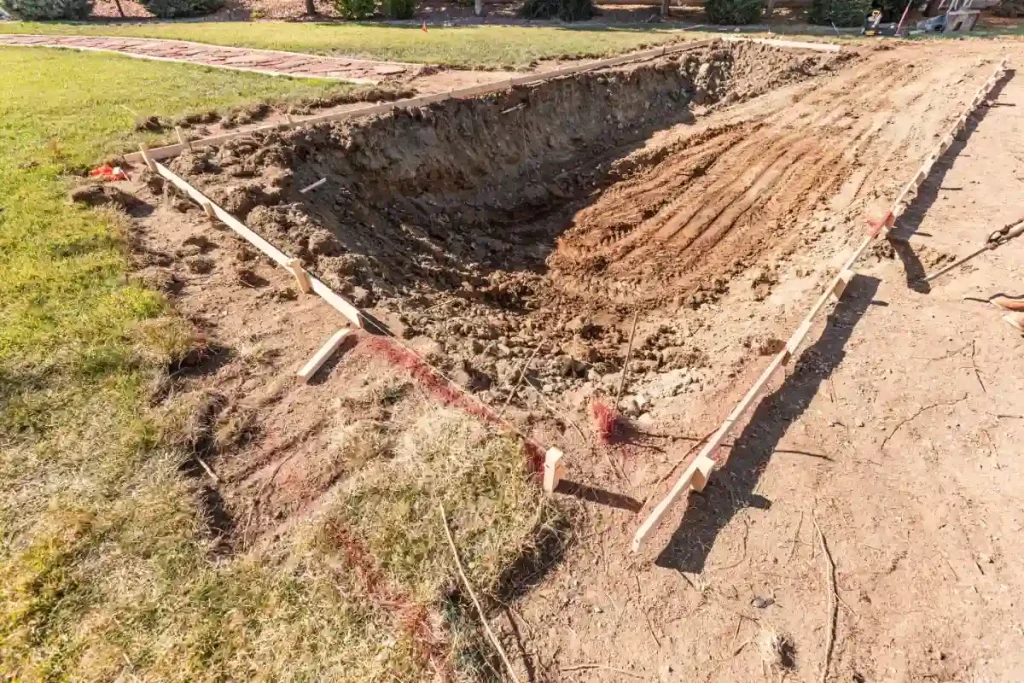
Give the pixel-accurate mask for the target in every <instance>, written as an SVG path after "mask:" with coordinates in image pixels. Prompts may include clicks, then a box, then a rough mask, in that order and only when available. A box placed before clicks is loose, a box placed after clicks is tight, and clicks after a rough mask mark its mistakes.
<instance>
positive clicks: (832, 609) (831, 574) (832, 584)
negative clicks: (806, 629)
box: [811, 515, 839, 683]
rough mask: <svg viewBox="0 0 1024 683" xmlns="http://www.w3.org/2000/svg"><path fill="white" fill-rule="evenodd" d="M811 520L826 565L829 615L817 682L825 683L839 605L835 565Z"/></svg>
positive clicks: (813, 519)
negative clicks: (822, 663)
mask: <svg viewBox="0 0 1024 683" xmlns="http://www.w3.org/2000/svg"><path fill="white" fill-rule="evenodd" d="M811 520H812V521H813V522H814V528H815V529H817V530H818V543H820V544H821V552H822V554H824V555H825V561H826V562H827V563H828V567H827V569H826V576H827V577H828V585H829V593H828V605H829V607H828V614H829V625H828V634H827V635H828V640H827V641H826V642H825V663H824V665H822V667H821V677H820V678H819V680H820V681H821V683H825V679H827V678H828V669H829V664H830V663H831V661H832V648H833V647H834V646H835V641H836V618H837V616H838V614H839V605H838V604H837V599H836V597H837V596H836V564H835V562H833V561H832V554H831V553H829V551H828V544H827V543H826V542H825V534H823V533H821V527H819V526H818V520H817V519H816V518H815V517H814V516H813V515H812V516H811Z"/></svg>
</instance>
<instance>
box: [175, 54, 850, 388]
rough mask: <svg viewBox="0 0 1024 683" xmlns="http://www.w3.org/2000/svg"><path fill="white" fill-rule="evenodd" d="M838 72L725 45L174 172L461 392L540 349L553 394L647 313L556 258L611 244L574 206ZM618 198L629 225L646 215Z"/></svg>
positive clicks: (828, 60)
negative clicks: (724, 124)
mask: <svg viewBox="0 0 1024 683" xmlns="http://www.w3.org/2000/svg"><path fill="white" fill-rule="evenodd" d="M848 59H849V55H846V54H842V55H834V54H819V53H812V54H794V53H787V52H783V51H780V50H776V49H773V48H770V47H767V46H763V45H757V44H745V43H738V44H729V45H721V46H715V47H711V48H704V49H699V50H694V51H691V52H686V53H681V54H677V55H673V56H671V57H668V58H662V59H659V60H655V61H651V62H645V63H640V64H633V65H629V66H628V67H625V68H621V69H615V70H603V71H595V72H591V73H586V74H580V75H575V76H572V77H567V78H564V79H557V80H554V81H549V82H546V83H542V84H538V85H533V86H524V87H517V88H513V89H511V90H509V91H506V92H502V93H495V94H492V95H488V96H486V97H483V98H479V99H472V100H446V101H443V102H440V103H437V104H434V105H431V106H429V107H423V108H418V109H410V110H399V111H396V112H394V113H392V114H388V115H385V116H381V117H378V118H375V119H372V120H369V121H363V122H354V123H338V124H324V125H319V126H315V127H310V128H306V129H302V130H298V131H291V132H285V133H282V132H272V133H267V134H264V135H262V136H254V137H252V138H247V139H241V140H238V141H235V142H233V143H229V144H228V145H225V146H223V147H221V148H218V149H204V150H198V151H196V152H193V153H187V154H184V155H182V156H181V157H179V158H178V159H177V160H176V161H175V162H174V164H173V166H174V167H175V169H176V170H177V171H178V172H180V173H182V174H184V175H186V176H188V177H191V178H197V180H198V181H199V184H200V185H202V186H204V187H205V188H206V189H207V191H208V192H209V194H210V195H211V196H212V197H213V198H214V199H215V200H216V201H218V202H219V203H221V204H222V205H223V206H224V207H225V208H226V209H228V210H229V211H231V212H232V213H234V214H235V215H237V216H239V217H240V218H241V219H243V220H244V221H245V222H246V223H247V224H248V225H249V226H250V227H252V228H253V229H254V230H256V231H258V232H259V233H261V234H262V235H264V236H265V237H266V238H267V239H269V240H270V241H271V242H273V243H275V244H277V245H279V246H280V247H282V248H283V249H284V250H285V251H287V252H289V253H292V254H294V255H296V256H298V257H299V258H301V259H302V260H303V262H304V263H305V264H306V266H307V267H308V268H309V269H310V270H311V271H313V272H315V273H317V275H318V276H319V277H321V278H322V279H323V280H324V281H325V282H326V283H327V284H328V285H330V286H331V287H333V288H335V289H336V290H338V291H340V292H342V293H343V294H346V295H348V296H349V297H352V298H353V299H354V300H356V301H357V303H358V304H359V305H361V306H364V307H373V309H374V312H375V313H377V314H378V315H379V316H380V317H381V318H382V319H385V320H388V321H389V323H390V324H392V325H393V326H394V327H395V328H396V329H395V331H396V332H399V333H401V334H403V335H404V336H406V337H407V338H411V337H415V336H419V335H427V336H430V337H432V338H434V339H443V340H445V346H446V348H445V351H446V352H447V353H448V355H449V357H450V358H453V359H454V360H453V361H452V363H453V364H452V365H451V366H450V367H449V369H450V370H453V371H454V372H456V373H457V374H458V375H459V376H463V377H467V378H470V380H467V381H469V382H470V383H471V384H472V386H473V387H474V388H486V387H490V386H492V382H491V381H490V380H491V379H499V378H502V377H506V378H507V377H509V376H511V375H512V374H515V372H514V371H515V367H514V366H516V365H518V363H519V362H521V361H516V360H515V359H516V358H517V357H525V356H527V355H529V354H530V353H531V352H532V350H533V348H534V347H536V346H537V345H538V344H541V345H542V346H543V348H542V350H541V353H540V354H539V357H540V361H539V362H537V364H536V365H534V366H533V367H534V371H533V372H534V373H535V375H536V377H535V378H536V379H537V380H538V384H539V385H540V384H549V385H551V387H552V388H557V387H558V386H559V385H560V383H564V382H567V381H573V380H579V379H582V378H585V377H586V376H587V375H588V374H589V375H591V377H593V374H594V373H597V374H598V375H600V374H603V373H607V372H610V371H612V370H614V369H615V367H616V366H617V365H618V363H620V362H621V357H622V355H623V351H624V348H623V347H624V345H625V341H626V339H625V335H624V334H623V331H622V329H620V327H621V317H622V316H621V315H620V313H622V312H617V310H616V309H617V306H616V305H615V304H620V305H623V306H625V305H628V306H632V305H634V304H635V303H637V301H640V300H643V299H644V298H646V297H639V298H637V297H625V298H623V299H622V300H621V301H618V302H612V305H609V302H608V301H607V296H606V294H607V292H608V291H609V288H608V287H592V286H591V282H592V281H593V280H600V278H601V277H602V273H603V272H604V271H606V270H607V269H608V267H609V266H610V265H611V261H613V260H614V258H615V255H614V254H601V253H598V251H599V250H597V249H591V248H590V247H589V246H587V245H583V248H584V250H585V251H588V252H593V253H588V255H587V258H586V259H584V261H581V262H580V263H575V262H572V258H573V256H572V255H573V254H575V253H577V252H578V250H579V249H580V247H574V246H572V245H570V246H569V247H568V248H567V252H566V254H565V255H562V254H559V253H556V252H558V251H560V250H561V246H560V244H559V237H560V236H561V235H562V234H563V233H565V231H566V230H567V228H569V229H570V230H569V233H568V234H569V235H573V234H574V232H577V231H583V232H588V231H593V232H594V234H598V233H601V232H602V231H607V230H611V231H612V232H614V231H615V230H616V228H615V227H614V226H613V227H611V228H607V227H605V226H595V227H588V224H587V220H588V219H587V217H586V216H587V214H586V211H587V210H586V209H585V207H587V206H588V205H589V204H592V203H593V202H594V198H595V197H596V196H599V194H598V193H600V191H601V190H602V189H603V188H606V187H608V186H614V185H616V184H618V183H622V182H624V181H627V180H628V179H630V178H633V177H638V175H640V174H642V172H643V171H644V169H648V168H651V167H657V166H658V165H659V164H660V163H661V162H662V161H663V160H664V159H665V157H666V156H667V155H668V154H669V153H670V152H673V151H674V148H673V147H672V146H663V147H660V148H659V147H649V146H648V147H645V145H648V139H649V138H650V137H651V135H652V134H653V133H655V132H656V131H659V130H663V129H667V128H671V127H672V126H674V125H676V124H680V123H685V124H692V123H694V121H695V116H697V115H704V114H707V113H709V112H711V111H714V110H715V109H718V108H720V107H722V106H724V105H726V104H734V103H738V102H741V101H744V100H747V99H750V98H753V97H756V96H758V95H760V94H763V93H765V92H767V91H769V90H772V89H773V88H777V87H779V86H781V85H784V84H787V83H793V82H796V81H800V80H803V79H806V78H809V77H811V76H814V75H816V74H821V73H823V72H827V71H830V70H833V69H835V68H837V67H838V66H840V65H841V64H842V63H843V62H845V61H847V60H848ZM746 132H749V131H748V130H747V129H745V128H744V127H742V126H739V127H736V128H735V129H734V130H732V132H731V134H730V135H726V136H725V137H716V136H715V134H714V132H712V133H702V134H698V135H697V138H698V139H697V140H695V141H691V142H690V143H688V144H689V145H690V146H697V147H699V146H700V139H701V138H702V136H703V137H704V138H707V139H708V140H709V144H710V145H711V146H717V147H718V148H724V147H726V146H727V145H729V144H734V143H735V140H736V139H738V138H739V137H740V136H741V135H743V134H744V133H746ZM705 157H706V155H705ZM699 158H700V157H698V161H697V163H696V164H693V163H690V164H689V165H688V166H687V167H686V168H682V167H673V169H672V172H673V173H674V174H675V177H677V178H679V179H684V178H686V177H687V174H689V175H690V176H692V175H694V174H698V173H699V172H700V166H699ZM322 178H325V179H326V181H327V182H326V183H324V184H323V185H322V186H320V187H319V188H317V189H316V190H313V191H310V192H309V193H307V194H303V193H300V192H299V190H300V189H301V188H304V187H306V186H308V185H310V184H312V183H314V182H316V181H318V180H320V179H322ZM606 194H607V193H606ZM624 200H625V201H623V202H622V205H621V208H622V209H623V210H625V211H626V212H627V213H628V212H629V211H640V212H641V213H642V212H644V211H647V210H649V209H647V208H644V206H643V205H642V204H640V203H637V202H634V201H632V200H630V199H628V198H624ZM598 205H600V202H599V204H598ZM595 206H597V205H595ZM592 208H593V207H592ZM581 209H584V213H583V214H580V216H581V217H582V219H581V218H577V220H576V221H575V225H574V215H576V214H577V212H579V211H580V210H581ZM592 213H593V212H592ZM609 215H610V216H611V215H613V213H611V212H610V213H609ZM615 220H618V219H615ZM602 239H604V238H601V237H595V238H593V240H596V242H597V243H600V242H601V241H602ZM593 240H592V241H593ZM549 267H550V268H551V269H553V270H552V272H549ZM581 269H582V270H583V271H586V272H585V273H584V272H581ZM699 279H700V278H698V280H699ZM695 286H696V287H699V286H700V283H699V282H698V283H697V285H695ZM716 286H717V285H712V286H711V289H710V290H709V291H711V292H713V291H714V289H715V287H716ZM602 289H603V290H604V291H602ZM691 289H692V288H691ZM687 293H689V292H688V290H687V289H685V288H682V289H680V288H676V289H673V290H672V291H665V292H660V293H659V295H658V297H657V299H658V301H659V302H663V301H665V300H671V299H673V298H678V297H679V296H681V295H685V294H687ZM410 311H415V312H410ZM389 313H392V314H394V315H392V316H389V315H388V314H389ZM682 355H684V356H685V355H686V354H685V353H683V354H682ZM527 379H528V381H529V380H530V377H528V378H527Z"/></svg>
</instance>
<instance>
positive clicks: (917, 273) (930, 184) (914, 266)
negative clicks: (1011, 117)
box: [889, 69, 1016, 294]
mask: <svg viewBox="0 0 1024 683" xmlns="http://www.w3.org/2000/svg"><path fill="white" fill-rule="evenodd" d="M1015 73H1016V72H1015V71H1014V70H1013V69H1007V70H1006V73H1004V74H1003V77H1002V78H1000V79H999V81H997V82H996V85H995V87H994V88H992V91H991V93H989V96H988V98H987V99H989V100H995V99H997V98H998V97H999V95H1000V94H1001V93H1002V91H1003V88H1005V87H1006V84H1007V83H1009V82H1010V80H1011V79H1013V76H1014V74H1015ZM990 110H991V107H979V108H978V109H975V110H974V113H973V114H972V115H971V116H969V117H968V118H967V125H966V126H965V127H964V131H963V132H962V133H961V134H960V135H958V136H956V137H955V138H954V140H953V144H952V145H950V147H949V149H947V150H946V153H945V154H943V155H942V156H941V157H939V158H938V159H937V160H936V161H935V165H934V166H933V167H932V173H931V174H930V175H929V176H928V179H927V180H925V181H924V183H922V184H921V187H920V189H919V191H918V194H917V197H915V198H914V201H913V202H911V203H910V206H908V207H907V211H906V213H904V214H903V216H901V217H900V219H899V220H898V222H897V224H896V227H895V228H894V229H893V230H892V232H890V234H889V243H890V244H891V245H892V248H893V251H895V252H896V255H897V256H899V259H900V261H902V262H903V272H904V273H905V274H906V277H907V287H909V288H910V289H912V290H914V291H915V292H920V293H921V294H927V293H929V292H930V291H931V289H932V288H931V284H930V283H927V282H925V281H924V278H925V277H926V276H927V275H928V273H926V272H925V267H924V264H923V263H922V262H921V259H920V257H919V256H918V254H917V252H916V251H915V250H914V247H913V245H911V244H910V238H911V237H912V236H914V235H915V234H919V233H918V230H919V229H920V227H921V223H922V222H923V221H924V217H925V216H926V215H927V214H928V211H929V210H930V209H931V208H932V205H933V204H935V201H936V200H937V199H938V198H939V191H940V190H942V189H943V188H942V182H943V180H945V178H946V173H948V172H949V169H950V168H952V167H953V162H954V161H955V160H956V158H957V157H958V156H960V154H961V153H962V152H963V151H964V148H966V147H967V143H968V142H969V141H970V139H971V135H972V134H973V133H974V131H975V130H977V128H978V125H979V124H980V123H981V122H982V121H983V120H984V119H985V117H986V116H988V113H989V111H990ZM947 189H949V188H947ZM998 227H1000V226H992V227H991V230H995V229H997V228H998ZM991 230H989V231H988V232H991ZM978 233H979V235H978V236H979V241H980V239H981V237H982V236H983V234H987V233H986V227H985V226H982V225H979V226H978Z"/></svg>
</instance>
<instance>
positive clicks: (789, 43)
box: [722, 36, 843, 52]
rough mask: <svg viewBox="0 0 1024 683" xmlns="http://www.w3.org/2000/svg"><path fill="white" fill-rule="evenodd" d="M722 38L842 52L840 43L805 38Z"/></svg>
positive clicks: (798, 48)
mask: <svg viewBox="0 0 1024 683" xmlns="http://www.w3.org/2000/svg"><path fill="white" fill-rule="evenodd" d="M722 40H727V41H729V42H730V43H761V44H762V45H771V46H773V47H783V48H795V49H797V50H814V51H816V52H842V51H843V48H842V46H840V45H835V44H833V43H811V42H808V41H804V40H779V39H778V38H747V37H746V36H723V37H722Z"/></svg>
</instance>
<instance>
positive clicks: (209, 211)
mask: <svg viewBox="0 0 1024 683" xmlns="http://www.w3.org/2000/svg"><path fill="white" fill-rule="evenodd" d="M203 212H204V213H206V217H207V218H209V219H210V222H211V223H216V222H217V212H216V211H214V210H213V204H211V203H210V202H203Z"/></svg>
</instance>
